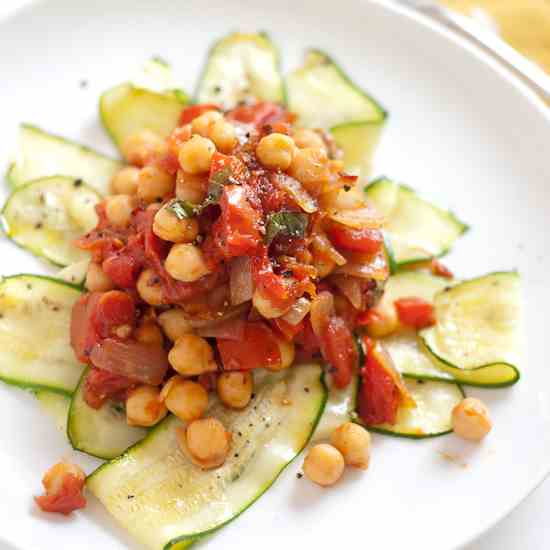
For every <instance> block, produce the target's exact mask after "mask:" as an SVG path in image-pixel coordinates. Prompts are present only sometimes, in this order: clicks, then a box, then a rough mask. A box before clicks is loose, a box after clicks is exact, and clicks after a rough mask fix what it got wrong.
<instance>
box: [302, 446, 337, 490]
mask: <svg viewBox="0 0 550 550" xmlns="http://www.w3.org/2000/svg"><path fill="white" fill-rule="evenodd" d="M303 469H304V474H305V475H306V477H307V478H308V479H310V480H311V481H313V482H314V483H317V485H322V486H323V487H328V486H329V485H334V484H335V483H336V482H337V481H338V480H339V479H340V477H341V476H342V473H343V472H344V457H343V456H342V453H340V451H339V450H338V449H335V448H334V447H333V446H332V445H329V444H328V443H320V444H318V445H315V446H314V447H312V448H311V449H310V450H309V451H308V453H307V455H306V458H305V460H304V465H303Z"/></svg>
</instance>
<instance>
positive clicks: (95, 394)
mask: <svg viewBox="0 0 550 550" xmlns="http://www.w3.org/2000/svg"><path fill="white" fill-rule="evenodd" d="M134 385H135V381H134V380H130V379H129V378H126V377H125V376H120V375H119V374H114V373H112V372H109V371H106V370H102V369H98V368H96V367H93V368H91V369H90V371H89V372H88V374H87V376H86V380H85V382H84V401H86V403H87V404H88V405H89V406H90V407H92V409H99V408H101V407H102V406H103V404H104V403H105V401H107V400H108V399H115V400H117V401H123V400H124V399H125V395H126V390H128V389H129V388H131V387H132V386H134Z"/></svg>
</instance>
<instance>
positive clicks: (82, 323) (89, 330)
mask: <svg viewBox="0 0 550 550" xmlns="http://www.w3.org/2000/svg"><path fill="white" fill-rule="evenodd" d="M100 298H101V292H92V293H89V294H84V295H83V296H81V297H80V298H79V299H78V300H77V302H76V303H75V304H74V306H73V309H72V314H71V346H72V348H73V351H74V353H75V356H76V358H77V359H78V360H79V361H80V362H81V363H88V362H89V361H90V353H91V352H92V348H93V347H94V346H95V344H96V343H97V342H99V340H100V336H99V334H98V333H97V331H96V330H95V327H94V326H93V323H92V317H93V314H94V311H95V307H96V305H97V303H98V301H99V299H100Z"/></svg>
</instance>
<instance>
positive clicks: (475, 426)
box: [452, 397, 493, 441]
mask: <svg viewBox="0 0 550 550" xmlns="http://www.w3.org/2000/svg"><path fill="white" fill-rule="evenodd" d="M452 418H453V430H454V432H455V433H456V435H458V437H461V438H462V439H469V440H471V441H481V440H482V439H483V438H484V437H485V436H486V435H487V434H488V433H489V432H490V431H491V428H492V427H493V423H492V422H491V419H490V418H489V410H488V409H487V407H486V406H485V404H484V403H483V402H482V401H480V400H479V399H476V398H475V397H466V398H465V399H463V400H462V401H461V402H460V403H459V404H458V405H456V407H455V408H454V409H453V416H452Z"/></svg>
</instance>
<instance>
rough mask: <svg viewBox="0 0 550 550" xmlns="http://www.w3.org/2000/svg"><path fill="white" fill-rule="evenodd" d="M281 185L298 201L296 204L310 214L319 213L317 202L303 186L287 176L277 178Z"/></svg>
mask: <svg viewBox="0 0 550 550" xmlns="http://www.w3.org/2000/svg"><path fill="white" fill-rule="evenodd" d="M276 177H277V182H278V183H279V185H280V186H281V187H282V188H283V189H284V190H285V191H286V192H287V193H288V194H289V195H290V196H291V197H292V198H293V199H294V200H295V201H296V204H297V205H298V206H299V207H300V208H301V209H302V210H303V211H304V212H307V213H308V214H313V212H317V210H318V209H319V208H318V205H317V201H316V200H315V199H314V198H313V197H312V196H311V195H310V194H309V193H308V192H307V191H306V190H305V189H304V188H303V186H302V184H301V183H300V182H299V181H298V180H296V179H294V178H291V177H290V176H287V175H286V174H279V175H277V176H276Z"/></svg>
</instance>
